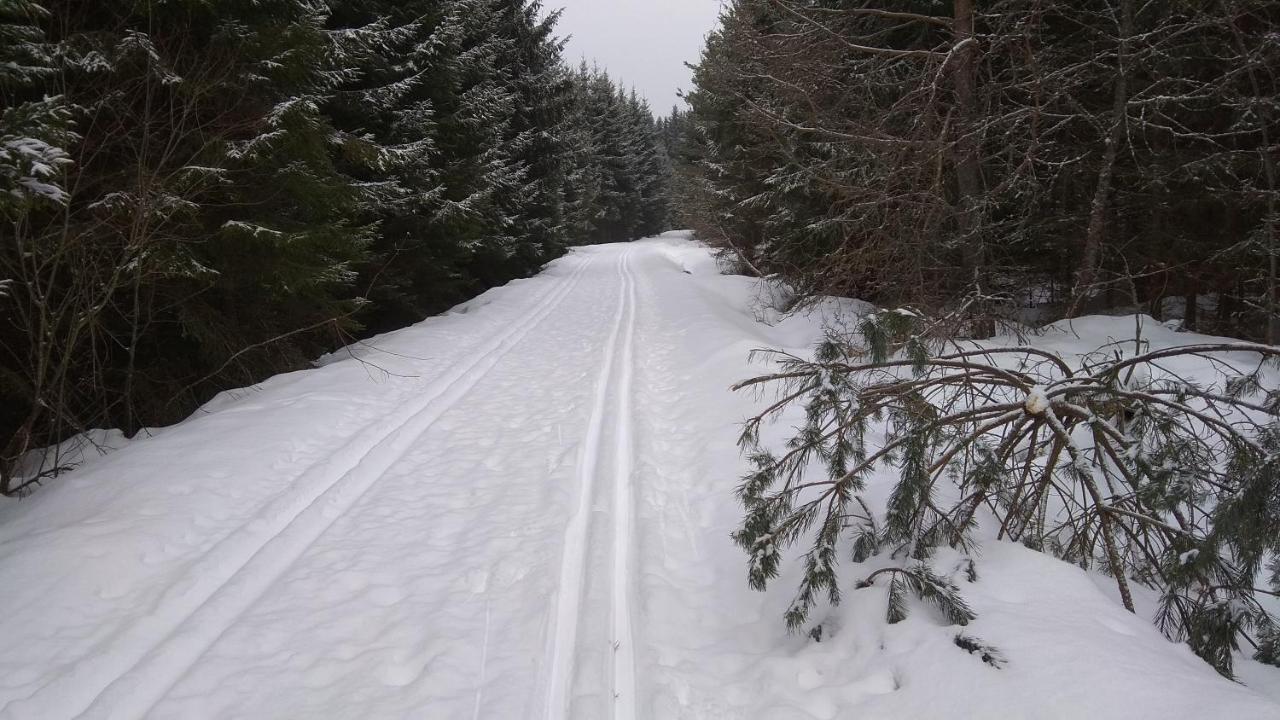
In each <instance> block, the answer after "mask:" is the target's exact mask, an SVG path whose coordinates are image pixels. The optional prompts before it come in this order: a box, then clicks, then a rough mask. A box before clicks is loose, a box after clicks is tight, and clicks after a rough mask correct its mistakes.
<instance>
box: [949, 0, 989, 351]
mask: <svg viewBox="0 0 1280 720" xmlns="http://www.w3.org/2000/svg"><path fill="white" fill-rule="evenodd" d="M953 9H954V15H955V18H954V19H955V23H954V25H953V28H954V30H953V32H954V42H955V45H954V48H955V67H954V69H953V70H952V82H953V84H954V85H953V87H954V90H955V103H956V106H955V123H954V124H955V133H956V142H955V146H954V149H953V152H954V153H955V165H956V190H957V198H956V207H957V208H958V210H959V213H958V215H957V219H958V223H957V230H958V231H959V235H960V238H961V245H960V261H961V264H962V265H963V267H964V270H965V275H966V278H965V279H966V280H967V281H970V282H972V283H973V284H974V285H975V286H976V289H977V290H978V292H980V293H983V294H985V293H986V292H987V290H988V288H987V278H986V269H987V249H986V246H985V244H984V243H983V240H982V236H981V234H980V233H981V231H982V228H981V227H980V219H979V218H978V216H977V207H978V205H979V203H980V201H981V197H982V166H981V164H980V163H981V158H980V156H979V153H980V148H979V145H978V139H977V137H976V135H975V132H976V131H975V125H976V123H974V118H975V117H977V76H978V46H977V41H976V40H975V39H974V36H973V26H974V21H973V0H955V4H954V8H953ZM994 334H995V322H994V320H993V318H991V317H990V316H989V314H988V313H987V312H986V311H985V310H983V309H982V308H981V307H980V308H979V309H978V313H977V315H976V316H975V318H974V323H973V335H974V337H977V338H987V337H991V336H992V335H994Z"/></svg>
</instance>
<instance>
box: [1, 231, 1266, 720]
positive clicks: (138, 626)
mask: <svg viewBox="0 0 1280 720" xmlns="http://www.w3.org/2000/svg"><path fill="white" fill-rule="evenodd" d="M757 293H758V288H757V287H756V285H755V283H754V282H753V281H751V280H748V279H746V278H741V277H727V276H721V275H719V274H718V273H717V272H716V269H715V265H714V263H713V262H712V261H711V259H710V258H709V256H708V254H707V253H706V251H705V250H702V249H700V248H698V247H696V246H695V245H693V244H692V243H690V242H688V241H687V240H685V239H683V237H682V236H679V235H671V236H666V237H664V238H661V239H656V240H650V241H643V242H639V243H632V244H628V245H613V246H601V247H591V248H582V249H579V250H577V251H575V252H574V253H572V254H571V255H569V256H568V257H566V258H564V259H562V260H560V261H557V262H556V263H553V264H552V265H551V267H550V268H549V269H548V270H547V271H546V272H544V273H543V274H542V275H539V276H538V277H536V278H533V279H531V280H526V281H520V282H515V283H512V284H510V285H508V286H507V287H504V288H500V289H497V290H493V291H490V292H489V293H486V294H485V295H483V296H481V297H480V298H477V299H476V300H473V301H471V302H470V303H467V304H466V305H464V306H461V307H459V308H457V309H455V310H454V311H453V312H452V313H450V314H447V315H445V316H442V317H438V318H433V319H431V320H428V321H426V322H424V323H421V324H419V325H417V326H414V327H411V328H408V329H406V330H403V331H400V332H397V333H392V334H389V335H385V336H382V337H379V338H377V339H375V340H373V341H370V342H368V343H364V344H361V345H357V346H353V347H352V348H351V349H350V351H346V352H342V353H339V354H335V355H334V356H331V357H328V358H325V360H324V362H323V363H322V366H321V367H319V368H317V369H315V370H310V371H305V372H298V373H293V374H290V375H284V376H280V377H276V378H273V379H272V380H270V381H268V382H266V383H263V384H262V385H260V386H258V387H256V388H253V389H249V390H244V391H240V392H236V393H229V394H227V395H225V396H223V397H220V398H218V399H216V400H215V401H214V402H212V403H210V404H209V405H208V406H207V407H206V408H205V409H204V411H203V412H201V413H199V414H197V415H196V416H195V417H193V418H191V419H190V420H188V421H186V422H184V423H182V424H180V425H177V426H174V427H170V428H166V429H164V430H162V431H159V432H157V433H155V434H154V436H153V437H149V438H147V439H143V440H139V441H135V442H132V443H129V444H127V445H125V446H124V447H123V448H122V449H120V450H118V451H117V452H115V453H112V454H109V455H106V456H104V457H95V458H92V459H91V460H89V461H88V462H86V463H85V464H84V466H83V467H81V468H80V469H78V470H76V471H75V472H73V473H71V474H69V475H66V476H64V477H63V478H61V479H59V480H58V481H56V482H54V483H52V484H50V485H49V486H48V487H47V488H45V489H43V490H41V491H40V492H39V493H38V494H36V495H35V496H34V497H32V498H30V499H28V500H25V501H22V502H21V503H9V504H6V505H3V506H0V584H2V585H3V587H4V610H5V611H4V612H3V613H2V614H0V717H2V718H38V719H41V720H47V719H56V718H71V717H87V718H138V717H144V716H145V717H155V718H183V719H194V718H368V719H380V718H428V719H437V718H438V719H441V720H453V719H455V718H461V719H464V720H465V719H466V718H495V719H499V720H508V719H518V718H538V719H540V718H549V719H554V720H559V719H561V718H574V719H577V720H596V719H603V718H616V719H619V720H629V719H633V718H641V719H647V718H653V719H666V718H699V719H707V720H712V719H720V718H753V719H755V718H758V719H760V720H792V719H801V718H803V719H809V718H822V719H826V718H858V719H859V720H864V719H867V718H912V719H919V718H997V717H998V718H1083V717H1088V718H1126V719H1128V718H1162V719H1168V718H1204V717H1222V718H1239V719H1243V718H1271V719H1275V718H1280V704H1278V702H1277V701H1278V700H1280V670H1276V669H1274V668H1267V667H1264V666H1260V665H1257V664H1256V663H1251V662H1243V663H1242V666H1243V667H1242V669H1241V676H1242V678H1243V679H1244V680H1245V681H1246V682H1247V683H1248V686H1246V685H1243V684H1234V683H1231V682H1229V681H1227V680H1224V679H1222V678H1220V677H1219V676H1218V675H1216V674H1215V673H1214V672H1213V671H1212V670H1211V669H1210V668H1209V667H1208V666H1207V665H1205V664H1204V663H1203V662H1201V661H1200V660H1199V659H1197V658H1195V657H1194V656H1193V655H1192V654H1191V653H1190V652H1189V651H1188V650H1187V649H1186V648H1185V647H1182V646H1178V645H1174V644H1171V643H1169V642H1167V641H1166V640H1164V638H1163V637H1161V636H1160V635H1159V634H1158V633H1157V632H1156V630H1155V629H1154V628H1153V627H1152V626H1151V625H1150V624H1149V623H1148V622H1147V621H1146V620H1145V619H1143V618H1140V617H1134V616H1132V615H1130V614H1128V613H1126V612H1125V611H1124V610H1123V609H1122V608H1121V607H1120V606H1119V605H1118V604H1117V603H1116V602H1115V600H1114V599H1113V598H1112V597H1111V594H1110V591H1109V590H1108V588H1109V581H1107V580H1106V579H1102V578H1097V577H1094V576H1091V575H1088V574H1086V573H1084V572H1082V571H1080V570H1079V569H1077V568H1074V567H1072V566H1070V565H1066V564H1064V563H1060V562H1058V561H1055V560H1052V559H1050V558H1048V557H1046V556H1043V555H1039V554H1036V553H1033V552H1030V551H1028V550H1025V549H1022V548H1020V547H1017V546H1013V545H1009V544H995V543H990V544H988V545H987V546H986V547H985V549H984V553H983V557H982V562H981V579H980V580H979V582H978V583H976V584H974V585H972V586H969V587H967V588H966V597H967V599H968V600H969V601H970V603H971V604H972V605H973V606H974V609H975V610H976V611H977V612H978V614H979V617H978V620H976V621H975V622H974V623H972V624H971V625H970V626H969V627H968V628H967V629H966V633H967V634H970V635H974V636H977V637H980V638H981V639H982V640H983V641H986V642H988V643H991V644H993V645H996V646H998V647H1000V649H1001V650H1002V652H1003V653H1004V655H1005V657H1006V659H1007V661H1008V664H1007V665H1006V666H1005V667H1004V668H1003V669H994V668H991V667H988V666H987V665H984V664H983V663H982V662H980V661H978V660H977V659H976V658H974V657H971V656H969V655H967V654H966V653H965V652H964V651H962V650H960V649H959V648H957V647H956V646H955V645H954V644H953V643H952V638H953V637H954V634H955V633H954V628H945V627H942V626H941V625H940V623H938V622H935V621H933V620H931V619H930V616H929V615H928V614H927V613H912V615H911V617H909V618H908V619H907V620H906V621H904V622H902V623H900V624H898V625H894V626H887V625H885V624H884V623H883V621H882V617H883V598H882V597H878V596H877V595H876V592H877V591H875V590H867V591H861V592H857V593H849V594H847V597H848V601H847V602H846V603H845V604H844V605H842V606H841V607H840V608H838V609H837V610H836V611H835V612H834V613H832V615H831V617H829V618H828V619H827V623H826V626H827V627H828V628H829V630H828V637H826V638H824V640H823V642H821V643H815V642H812V641H810V640H808V639H805V638H801V637H795V636H788V635H787V634H786V632H785V629H784V627H783V623H782V621H781V614H782V611H783V610H784V609H785V607H786V605H787V604H788V601H789V600H790V596H789V594H788V590H789V588H788V583H787V582H786V578H783V579H782V580H780V581H779V582H778V584H777V585H776V588H775V589H774V590H772V591H771V592H769V593H764V594H761V593H752V592H750V591H749V590H747V588H746V582H745V563H744V557H743V555H742V554H741V552H740V551H739V550H738V549H737V548H736V547H734V546H733V545H732V544H731V542H730V540H729V537H728V535H729V532H730V530H731V529H732V528H733V526H734V525H735V523H736V522H737V520H738V517H739V509H738V507H737V504H736V502H735V501H734V499H733V497H732V491H733V488H734V486H735V485H736V483H737V476H738V473H739V469H740V467H741V466H740V461H739V459H738V455H737V449H736V447H735V445H734V439H735V437H736V434H737V429H738V428H737V423H738V422H739V421H740V420H741V419H742V418H743V417H745V416H746V415H747V414H748V412H749V411H750V410H751V409H752V408H753V407H754V401H753V398H751V397H750V396H747V395H739V396H735V395H732V394H730V393H728V392H727V390H726V388H727V386H728V385H729V384H730V383H731V382H733V381H734V380H737V379H741V378H742V377H745V376H747V375H748V374H750V373H751V372H753V371H758V370H759V368H758V367H755V368H752V367H750V366H748V364H747V360H746V355H747V352H748V351H749V350H751V349H753V348H757V347H761V346H781V347H787V348H791V349H795V350H802V349H804V348H807V347H809V346H810V345H811V343H812V342H813V341H814V340H815V339H816V338H817V337H818V335H819V332H820V324H821V323H820V319H819V318H817V317H808V318H804V317H795V318H790V319H787V320H785V321H783V322H780V323H776V324H774V325H771V326H770V325H765V324H762V323H761V322H759V321H758V319H757V316H758V314H759V312H758V310H757V309H756V307H755V305H754V299H755V297H756V296H757ZM1103 339H1104V340H1105V338H1103ZM1047 342H1052V339H1050V340H1048V341H1047Z"/></svg>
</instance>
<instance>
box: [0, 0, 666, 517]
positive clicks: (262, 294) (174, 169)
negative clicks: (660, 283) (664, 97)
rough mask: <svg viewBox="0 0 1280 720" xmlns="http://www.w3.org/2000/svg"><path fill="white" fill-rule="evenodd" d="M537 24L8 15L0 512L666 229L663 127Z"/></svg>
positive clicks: (204, 8)
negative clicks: (268, 385)
mask: <svg viewBox="0 0 1280 720" xmlns="http://www.w3.org/2000/svg"><path fill="white" fill-rule="evenodd" d="M557 19H558V14H557V13H545V12H543V9H542V5H541V3H540V2H537V1H536V0H532V1H531V0H518V1H516V2H510V1H508V0H412V1H410V2H392V1H391V0H334V1H333V2H319V1H318V0H252V1H249V0H244V1H242V0H231V1H230V2H219V3H207V2H203V1H202V0H178V1H176V2H167V3H156V4H136V3H116V2H108V3H98V4H94V5H92V6H91V7H90V6H84V5H83V4H81V3H71V2H67V1H66V0H48V1H43V0H42V1H41V2H35V1H34V0H3V2H0V116H2V118H3V124H2V125H0V215H2V217H3V225H0V346H2V347H3V348H4V352H3V353H2V354H0V493H5V494H15V493H20V492H22V491H24V489H27V490H29V489H31V488H32V487H34V484H35V483H38V482H39V481H41V479H42V478H43V477H44V476H45V475H49V474H53V473H55V472H56V471H57V470H59V469H60V468H57V467H56V463H55V464H54V465H53V466H49V467H44V468H39V467H37V468H36V470H35V471H34V472H31V471H30V469H29V468H28V470H27V471H25V473H24V475H23V476H22V477H17V476H15V475H14V473H13V472H12V470H13V468H14V467H15V466H16V464H17V463H18V461H19V460H20V459H21V458H22V457H24V456H25V455H27V454H28V453H29V452H31V451H33V450H35V449H38V448H41V447H44V446H47V445H50V444H52V443H55V442H58V441H60V440H62V439H64V438H65V437H67V436H69V435H73V434H75V433H78V432H81V431H83V430H84V429H86V428H90V427H121V428H123V429H124V430H125V431H126V432H128V433H133V432H137V431H138V430H139V429H140V428H142V427H145V426H148V425H158V424H165V423H170V422H174V421H177V420H179V419H181V418H182V417H185V416H186V415H187V414H188V413H190V412H191V411H192V410H193V409H194V408H195V407H196V406H198V405H199V404H200V403H201V402H204V401H205V400H207V399H208V398H210V397H211V396H212V395H214V394H215V393H217V392H218V391H220V390H222V389H225V388H229V387H239V386H243V385H245V384H250V383H253V382H256V381H258V380H260V379H262V378H264V377H266V376H268V375H270V374H272V373H276V372H281V371H285V370H291V369H296V368H299V367H305V366H306V365H307V363H308V362H309V360H310V358H313V357H315V356H316V355H317V354H319V353H322V352H324V351H326V350H330V349H332V348H334V347H336V346H338V345H340V344H341V343H344V342H348V341H350V340H351V339H352V338H353V337H358V336H359V335H360V334H363V333H371V332H376V331H381V330H386V329H391V328H395V327H400V326H403V325H405V324H408V323H412V322H416V321H418V320H421V319H422V318H423V317H425V316H427V315H428V314H430V313H433V312H438V311H440V310H443V309H445V308H447V307H449V306H451V305H453V304H455V303H457V302H460V301H462V300H465V299H467V298H469V297H471V296H473V295H475V294H477V293H479V292H481V291H483V290H485V289H487V288H489V287H492V286H494V285H498V284H501V283H503V282H506V281H508V280H511V279H513V278H516V277H522V276H527V275H530V274H532V273H534V272H537V271H538V270H539V269H540V268H541V267H542V266H543V265H544V264H545V263H547V262H548V261H550V260H551V259H554V258H555V257H557V256H559V255H560V254H562V253H564V252H565V250H566V248H567V247H569V246H571V245H575V244H581V243H584V242H604V241H619V240H631V239H634V238H637V237H641V236H643V235H647V234H653V233H656V232H658V231H661V230H663V229H665V228H666V222H667V211H666V207H667V174H666V172H665V165H664V164H663V163H662V162H661V160H662V155H661V152H660V150H659V149H658V147H659V146H658V137H657V133H656V129H655V122H654V120H653V118H652V116H651V114H650V113H649V111H648V108H647V107H646V106H645V105H644V103H643V102H642V101H640V100H638V99H637V98H635V97H627V96H625V95H624V94H623V93H622V91H621V90H620V89H619V88H618V87H617V85H616V84H614V83H613V82H612V81H611V80H609V79H608V78H607V77H606V76H605V75H604V74H603V73H602V72H592V73H585V72H574V71H572V70H570V69H569V68H567V67H566V66H565V64H564V62H563V61H562V58H561V48H562V42H561V41H560V40H559V39H557V38H556V37H555V25H556V21H557Z"/></svg>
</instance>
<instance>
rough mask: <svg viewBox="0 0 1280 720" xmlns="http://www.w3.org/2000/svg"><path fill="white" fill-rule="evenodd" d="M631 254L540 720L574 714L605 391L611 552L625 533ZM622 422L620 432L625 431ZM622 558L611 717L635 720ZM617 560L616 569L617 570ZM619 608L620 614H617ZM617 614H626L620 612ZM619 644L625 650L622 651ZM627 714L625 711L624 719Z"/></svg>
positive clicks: (561, 588)
mask: <svg viewBox="0 0 1280 720" xmlns="http://www.w3.org/2000/svg"><path fill="white" fill-rule="evenodd" d="M630 255H631V251H624V252H623V253H622V254H621V256H620V257H619V259H618V267H617V272H618V310H617V312H616V313H615V315H614V319H613V326H612V329H611V330H610V332H609V339H608V341H607V342H606V344H605V352H604V357H603V359H602V361H601V364H600V374H599V376H598V377H597V379H596V384H595V395H594V402H593V405H592V408H591V415H590V419H589V420H588V424H587V433H586V437H585V439H584V441H583V451H582V457H581V459H580V460H579V464H578V503H577V505H576V507H575V508H574V511H573V515H572V516H571V517H570V519H569V523H568V525H567V527H566V529H565V540H564V544H563V548H564V549H563V551H562V555H561V563H560V572H559V583H558V584H557V591H556V608H555V619H554V626H553V627H554V629H553V631H552V634H551V636H550V644H551V647H550V648H549V650H548V656H549V658H550V672H549V675H548V679H547V693H546V705H545V712H544V717H545V718H547V720H564V719H565V718H569V717H570V712H571V709H572V702H573V697H572V687H573V677H574V670H575V659H576V656H577V646H578V640H579V639H578V626H579V624H580V622H581V620H582V615H583V612H584V608H583V607H582V597H583V593H584V591H585V589H586V587H585V586H586V580H587V572H588V570H589V568H588V565H589V561H588V553H587V545H588V536H589V534H590V527H591V507H592V503H593V500H594V497H595V493H596V489H597V484H598V476H599V475H600V472H601V467H600V466H601V454H602V449H603V448H602V446H601V445H602V443H601V439H602V436H603V435H604V430H605V425H606V422H607V417H606V416H607V406H608V401H609V395H610V391H611V389H616V390H617V391H618V392H619V393H620V395H619V401H618V412H619V415H618V418H619V421H618V424H617V425H615V437H614V448H613V450H614V452H615V465H614V467H613V471H614V473H617V481H618V484H617V486H616V487H615V493H616V495H617V499H616V500H615V513H618V512H620V513H621V514H619V515H618V516H617V517H615V518H614V520H615V537H614V542H615V552H616V551H617V550H618V547H619V546H618V545H617V544H616V543H618V541H619V537H618V533H629V532H630V523H629V517H630V514H629V513H630V511H629V507H628V506H627V505H626V503H627V501H626V499H625V498H624V497H623V496H624V495H625V494H626V493H624V492H623V489H624V488H623V485H624V484H626V483H627V478H629V476H630V459H629V457H628V456H626V455H625V454H624V453H623V452H621V451H622V450H626V451H627V452H628V453H629V451H630V445H629V444H630V439H629V436H624V434H623V433H624V430H625V431H626V432H627V433H629V432H630V422H629V419H625V420H624V413H623V410H625V409H627V408H629V399H628V398H627V395H628V394H629V392H630V387H629V385H630V382H631V374H632V358H631V353H632V336H633V335H634V329H635V307H634V305H635V293H634V279H633V276H632V273H631V270H630V268H629V265H630ZM620 354H621V355H622V356H623V359H622V363H621V369H620V375H621V378H619V379H617V380H615V379H614V375H615V374H617V373H619V369H618V366H619V363H618V356H619V355H620ZM624 425H625V427H624ZM624 515H625V516H626V517H627V518H628V520H627V521H625V522H626V524H625V525H623V526H619V525H618V524H617V523H619V522H624V521H622V519H621V518H622V517H623V516H624ZM622 546H623V550H622V551H621V556H619V555H617V554H615V574H614V576H613V587H612V591H613V592H612V594H613V607H612V615H613V618H614V622H615V625H614V638H613V639H612V643H613V646H614V653H613V655H614V667H613V693H614V703H613V704H614V716H615V717H616V718H631V717H634V703H635V699H634V692H633V688H634V684H635V683H634V661H633V659H632V658H634V655H633V651H632V648H631V628H630V624H631V620H630V615H629V610H628V607H629V605H628V603H627V601H626V599H625V598H626V593H627V592H629V585H630V584H629V582H627V581H626V578H625V576H624V575H621V574H620V573H625V572H627V565H626V563H627V562H628V560H629V557H628V555H629V552H628V551H627V550H626V549H625V548H628V547H629V546H630V543H629V542H625V543H623V545H622ZM619 560H621V561H622V564H621V565H618V564H617V563H618V561H619ZM620 611H621V612H620ZM621 613H626V614H625V615H624V614H621ZM623 626H625V636H623V635H620V634H618V631H619V630H620V629H621V628H622V627H623ZM624 639H625V642H626V645H625V647H624V646H623V644H622V643H623V641H624ZM628 711H630V714H628Z"/></svg>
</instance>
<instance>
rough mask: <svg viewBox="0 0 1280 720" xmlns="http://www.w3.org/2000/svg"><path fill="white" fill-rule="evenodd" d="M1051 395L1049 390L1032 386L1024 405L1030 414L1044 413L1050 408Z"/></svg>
mask: <svg viewBox="0 0 1280 720" xmlns="http://www.w3.org/2000/svg"><path fill="white" fill-rule="evenodd" d="M1049 404H1050V403H1049V397H1048V394H1047V391H1046V390H1045V389H1044V388H1042V387H1040V386H1038V385H1037V386H1036V387H1033V388H1031V392H1029V393H1027V400H1026V402H1025V403H1023V406H1024V407H1025V408H1026V410H1027V414H1028V415H1043V414H1045V413H1046V412H1048V410H1049Z"/></svg>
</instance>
